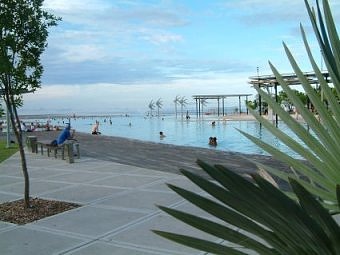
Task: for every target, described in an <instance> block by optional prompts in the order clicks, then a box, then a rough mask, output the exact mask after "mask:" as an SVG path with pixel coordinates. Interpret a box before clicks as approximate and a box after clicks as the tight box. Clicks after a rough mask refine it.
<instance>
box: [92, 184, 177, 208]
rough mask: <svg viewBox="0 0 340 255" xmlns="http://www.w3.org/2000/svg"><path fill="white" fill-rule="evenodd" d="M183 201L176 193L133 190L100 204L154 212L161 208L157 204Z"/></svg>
mask: <svg viewBox="0 0 340 255" xmlns="http://www.w3.org/2000/svg"><path fill="white" fill-rule="evenodd" d="M182 201H183V198H181V197H180V196H178V195H177V194H175V193H167V192H158V191H147V190H137V189H134V190H131V191H129V192H126V193H123V194H118V195H116V196H114V197H112V198H108V199H105V200H103V201H101V202H98V203H97V204H98V205H107V206H114V207H119V208H126V209H136V210H145V211H146V212H149V213H151V212H153V211H157V210H159V209H158V208H157V207H156V204H158V205H163V206H172V205H173V204H177V203H180V202H182Z"/></svg>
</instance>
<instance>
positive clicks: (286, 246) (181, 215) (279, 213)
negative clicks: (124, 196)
mask: <svg viewBox="0 0 340 255" xmlns="http://www.w3.org/2000/svg"><path fill="white" fill-rule="evenodd" d="M198 164H199V165H200V166H201V168H202V169H203V170H204V171H205V172H207V173H208V174H209V175H210V176H211V177H212V179H213V180H212V181H209V180H207V179H205V178H203V177H200V176H198V175H196V174H194V173H191V172H189V171H186V170H181V172H182V173H183V174H184V175H185V176H186V177H187V178H189V179H190V180H191V181H192V182H193V183H195V184H196V185H198V186H199V187H200V188H201V189H203V190H204V191H206V192H207V193H208V194H209V195H210V196H212V197H213V198H214V200H212V199H209V198H207V197H206V196H201V195H198V194H195V193H194V192H191V191H188V190H185V189H182V188H179V187H176V186H173V185H170V184H169V185H168V186H169V187H170V188H171V189H172V190H174V191H175V192H176V193H177V194H179V195H180V196H182V197H183V198H185V199H186V200H187V201H189V202H191V203H192V204H194V205H196V206H197V207H199V208H201V209H202V210H204V211H206V212H208V213H209V214H211V215H212V216H214V217H216V219H217V220H218V221H213V220H210V219H205V218H201V217H198V216H195V215H191V214H188V213H185V212H181V211H178V210H176V209H173V208H167V207H163V206H159V208H160V209H161V210H163V211H165V212H166V213H168V214H170V215H171V216H173V217H175V218H177V219H179V220H181V221H183V222H185V223H186V224H188V225H190V226H192V227H194V228H197V229H199V230H201V231H204V232H206V233H209V234H211V235H213V236H215V237H217V238H219V239H221V240H225V241H228V242H231V243H232V245H230V244H229V243H228V242H222V243H215V242H211V241H206V240H202V239H198V238H195V237H190V236H184V235H179V234H176V233H169V232H164V231H158V230H153V231H154V232H155V233H156V234H158V235H160V236H163V237H165V238H167V239H170V240H172V241H175V242H177V243H181V244H183V245H186V246H189V247H192V248H195V249H199V250H203V251H206V252H210V253H214V254H247V252H245V251H243V250H242V249H247V250H250V251H253V252H257V253H258V254H299V255H300V254H325V255H326V254H340V228H339V226H338V225H337V223H336V222H335V221H334V219H333V218H332V216H331V215H330V214H329V212H328V211H327V210H326V209H325V208H324V207H323V206H321V205H320V204H319V203H318V201H317V200H316V199H315V198H314V197H313V196H312V195H311V194H310V193H309V192H308V191H307V190H306V189H305V188H304V187H303V186H302V185H300V184H299V183H298V182H297V181H296V180H294V179H291V178H290V179H289V182H290V184H291V186H292V189H293V191H294V193H295V194H296V197H297V199H298V202H299V203H297V202H296V201H295V200H292V199H290V198H289V197H287V196H286V195H285V194H283V193H282V192H281V191H280V190H278V189H277V188H275V187H274V186H273V185H272V184H270V183H269V182H267V181H266V180H264V179H263V178H262V177H260V176H258V175H253V176H252V180H253V182H250V181H248V180H246V179H244V178H243V177H241V176H239V175H237V174H235V173H233V172H232V171H230V170H228V169H226V168H225V167H223V166H219V165H216V166H210V165H208V164H205V163H204V162H202V161H198ZM216 200H217V202H216ZM221 221H222V222H223V223H221Z"/></svg>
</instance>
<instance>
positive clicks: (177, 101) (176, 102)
mask: <svg viewBox="0 0 340 255" xmlns="http://www.w3.org/2000/svg"><path fill="white" fill-rule="evenodd" d="M180 99H181V98H180V97H179V95H177V96H176V97H175V99H174V103H175V114H176V118H177V105H178V104H179V100H180Z"/></svg>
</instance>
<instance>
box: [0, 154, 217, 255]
mask: <svg viewBox="0 0 340 255" xmlns="http://www.w3.org/2000/svg"><path fill="white" fill-rule="evenodd" d="M26 155H27V157H28V166H29V174H30V183H31V194H30V195H31V196H32V197H39V198H45V199H53V200H62V201H68V202H74V203H79V204H82V205H83V206H82V207H80V208H77V209H73V210H70V211H67V212H64V213H60V214H58V215H54V216H51V217H48V218H45V219H42V220H39V221H36V222H33V223H30V224H26V225H22V226H19V225H15V224H10V223H5V222H1V221H0V250H1V254H2V255H8V254H12V255H13V254H14V255H18V254H35V255H39V254H41V255H47V254H82V255H86V254H89V255H90V254H91V255H92V254H104V255H105V254H110V255H112V254H115V255H120V254H128V255H133V254H138V255H148V254H160V255H162V254H172V255H174V254H205V253H202V252H199V251H196V250H193V249H190V248H187V247H184V246H181V245H178V244H175V243H172V242H170V241H168V240H166V239H163V238H161V237H158V236H157V235H155V234H154V233H153V232H151V231H150V229H158V230H167V231H173V232H176V233H181V234H189V235H194V236H197V237H200V238H204V239H208V240H212V241H216V242H220V240H218V239H216V238H214V237H212V236H208V235H206V234H204V233H202V232H200V231H198V230H195V229H192V228H190V227H188V226H186V225H185V224H184V223H181V222H179V221H177V220H175V219H174V218H172V217H170V216H168V215H166V214H165V213H163V212H161V211H160V210H158V208H157V207H156V206H155V204H160V205H164V206H169V207H173V208H178V209H183V210H185V211H187V212H191V213H194V214H195V215H201V216H205V217H210V216H209V215H207V214H205V213H204V212H202V211H200V210H199V209H197V208H195V207H193V206H192V205H190V204H189V203H187V202H185V201H184V200H183V199H182V198H181V197H179V196H178V195H176V194H175V193H174V192H172V191H171V190H170V189H169V188H168V187H167V186H166V185H165V183H172V184H175V185H178V186H180V187H184V188H187V189H189V190H192V191H197V192H201V191H200V190H199V189H198V188H197V187H196V186H194V185H193V184H191V183H190V182H189V181H188V180H187V179H186V178H184V177H183V176H180V175H178V174H174V173H168V172H165V171H154V170H149V169H145V168H140V167H137V166H131V165H124V164H120V163H115V162H112V161H104V160H99V159H94V158H90V157H82V158H81V159H76V162H75V163H74V164H68V163H67V162H66V161H63V160H61V159H55V158H52V157H51V158H48V157H47V156H46V155H40V154H32V153H30V152H27V153H26ZM19 163H20V159H19V154H15V155H14V156H12V157H11V158H9V159H8V160H6V161H5V162H3V163H1V164H0V203H2V202H5V201H12V200H16V199H21V198H22V197H23V187H24V184H23V181H24V180H23V177H22V173H21V168H20V164H19Z"/></svg>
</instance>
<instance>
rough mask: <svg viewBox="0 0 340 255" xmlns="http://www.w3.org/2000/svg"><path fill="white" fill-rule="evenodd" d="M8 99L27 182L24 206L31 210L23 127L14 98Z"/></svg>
mask: <svg viewBox="0 0 340 255" xmlns="http://www.w3.org/2000/svg"><path fill="white" fill-rule="evenodd" d="M6 99H7V100H6V105H7V109H8V111H9V115H10V119H11V123H12V128H13V131H14V134H15V137H16V139H17V142H18V146H19V152H20V157H21V168H22V172H23V175H24V180H25V188H24V206H25V208H29V207H30V198H29V193H30V192H29V191H30V182H29V176H28V171H27V163H26V156H25V151H24V145H23V142H22V130H21V125H20V119H19V116H18V112H17V109H16V106H15V102H14V97H13V96H11V95H9V94H7V95H6ZM15 120H16V122H17V126H16V125H15V124H16V123H15ZM8 124H9V123H8ZM8 124H7V125H8Z"/></svg>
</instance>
